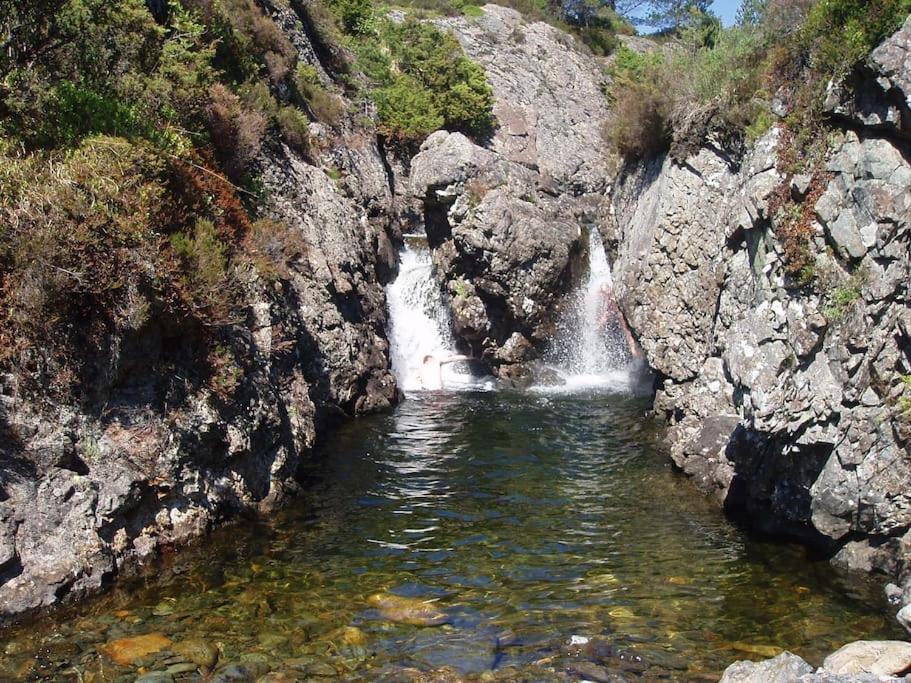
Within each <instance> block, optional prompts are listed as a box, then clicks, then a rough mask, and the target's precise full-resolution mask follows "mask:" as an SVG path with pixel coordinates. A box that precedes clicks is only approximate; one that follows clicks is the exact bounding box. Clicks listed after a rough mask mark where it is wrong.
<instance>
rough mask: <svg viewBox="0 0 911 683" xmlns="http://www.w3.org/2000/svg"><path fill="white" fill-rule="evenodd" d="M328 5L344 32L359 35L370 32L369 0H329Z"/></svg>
mask: <svg viewBox="0 0 911 683" xmlns="http://www.w3.org/2000/svg"><path fill="white" fill-rule="evenodd" d="M330 5H331V7H332V9H333V11H334V12H335V14H336V16H338V18H339V19H340V20H341V23H342V28H343V30H344V31H345V32H346V33H350V34H353V35H359V34H367V33H369V32H370V30H371V28H372V25H373V4H372V2H371V0H330Z"/></svg>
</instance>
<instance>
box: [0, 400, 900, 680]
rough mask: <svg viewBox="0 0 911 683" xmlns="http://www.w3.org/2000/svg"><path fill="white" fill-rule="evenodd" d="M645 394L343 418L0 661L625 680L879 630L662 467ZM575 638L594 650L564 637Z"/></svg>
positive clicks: (17, 673) (121, 675) (33, 629)
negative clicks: (207, 522)
mask: <svg viewBox="0 0 911 683" xmlns="http://www.w3.org/2000/svg"><path fill="white" fill-rule="evenodd" d="M646 408H647V403H646V402H645V401H643V400H639V399H631V398H626V397H620V396H610V395H600V396H597V395H594V396H544V395H535V394H508V393H478V394H454V395H445V396H427V397H425V398H422V399H420V398H419V399H412V400H409V401H406V402H405V403H403V404H402V405H401V406H399V408H398V409H397V410H396V411H395V412H394V413H393V414H390V415H385V416H378V417H374V418H368V419H363V420H360V421H357V422H355V423H351V424H348V425H346V426H345V427H343V428H342V429H341V430H340V431H339V432H338V433H336V434H335V435H334V436H333V437H332V438H331V439H330V441H329V443H327V444H326V447H325V448H324V453H323V456H324V457H323V458H322V459H321V462H320V464H318V465H315V466H314V467H313V468H312V471H311V472H310V473H309V475H308V479H309V481H308V482H307V486H308V488H307V493H306V494H305V495H304V496H302V497H301V498H300V499H299V500H298V501H296V502H295V503H294V504H293V505H292V507H290V508H289V509H287V510H285V511H284V512H283V513H281V514H280V515H278V516H277V517H276V518H274V519H272V520H269V521H263V522H255V523H253V522H251V523H246V524H241V525H237V526H234V527H231V528H229V529H225V530H223V531H221V532H219V533H217V534H215V535H214V536H213V537H212V538H210V539H208V540H207V541H205V542H203V543H201V544H199V545H197V546H195V547H193V548H190V549H186V550H184V551H181V552H180V553H178V554H177V555H176V556H174V557H172V558H171V559H170V560H168V561H164V562H162V563H161V566H159V567H157V568H156V570H155V571H154V572H153V573H151V574H149V575H148V576H146V577H145V578H144V579H142V580H140V581H132V582H129V583H123V584H121V585H120V586H119V587H118V588H117V589H116V590H115V591H114V592H112V593H109V594H107V595H106V596H104V597H103V598H100V599H97V600H94V601H90V602H89V603H88V604H85V603H83V604H82V605H81V606H80V607H79V609H78V610H75V609H73V610H69V611H65V612H61V613H59V614H57V615H54V616H53V617H51V618H47V619H45V620H41V621H38V622H36V623H34V624H31V625H29V627H28V628H25V629H20V630H18V631H16V630H14V631H11V632H8V633H6V634H3V635H5V644H4V646H3V649H0V678H2V679H4V680H6V679H12V678H15V677H20V678H29V677H31V678H33V679H34V678H41V677H44V678H52V679H67V678H69V679H72V680H78V678H79V676H82V680H85V681H90V680H94V681H98V680H133V679H134V678H135V677H136V675H137V671H162V670H166V669H168V667H171V670H172V672H176V673H174V680H199V678H200V676H201V674H200V672H199V671H193V670H192V666H191V665H187V664H185V663H183V664H182V662H183V658H182V657H181V655H179V654H175V653H174V651H173V649H172V648H171V647H168V648H165V649H163V650H161V651H160V652H158V653H154V654H150V655H147V656H145V657H144V658H141V659H139V660H137V661H136V662H135V663H134V664H132V665H128V666H117V665H115V664H114V663H113V662H111V661H110V660H109V659H108V658H107V657H105V656H104V655H101V654H99V652H98V648H99V647H100V646H103V645H104V644H105V643H107V642H110V641H112V640H116V639H118V638H122V637H126V636H134V635H142V634H148V633H150V632H157V633H162V634H164V635H165V636H166V637H167V638H168V639H169V640H171V641H173V642H174V643H179V642H180V641H183V640H186V639H204V640H205V641H207V642H208V643H210V644H212V645H214V646H215V647H217V648H218V649H219V651H220V661H221V662H222V663H224V662H229V661H234V662H237V661H247V662H248V663H250V662H252V663H254V664H255V666H253V667H252V668H250V667H248V669H249V670H250V671H253V670H254V669H256V668H259V669H260V670H262V671H264V670H265V669H266V668H269V669H271V670H273V671H276V672H279V673H273V674H272V678H271V679H267V680H327V679H328V678H329V677H330V676H331V675H337V676H338V677H339V678H341V679H343V680H367V681H369V680H424V679H423V678H420V677H419V676H418V674H417V673H416V671H422V672H430V671H439V670H440V669H444V668H445V667H449V671H450V674H449V675H450V676H454V675H455V674H456V673H458V674H459V675H463V676H467V677H469V678H471V679H474V678H478V679H481V680H511V681H513V680H514V681H519V680H523V681H525V680H527V681H537V680H580V679H581V678H582V677H583V675H582V674H583V673H584V671H585V669H584V668H579V665H580V662H582V661H583V660H590V661H591V662H594V663H595V664H596V665H597V666H600V667H602V668H603V669H607V670H610V671H616V672H619V673H620V674H621V675H624V676H627V677H630V678H635V677H637V676H642V677H644V678H645V679H647V680H654V679H656V678H659V679H660V678H667V679H672V680H705V679H708V680H712V678H713V677H717V676H718V674H719V673H720V672H721V671H722V670H723V669H724V667H725V666H726V665H727V664H729V663H730V662H732V661H734V660H736V659H743V658H754V659H757V658H762V654H766V653H765V651H764V650H763V648H762V646H766V647H768V646H781V647H784V648H787V649H790V650H792V651H794V652H796V653H799V654H800V655H802V656H804V657H805V658H807V659H808V660H809V661H811V662H814V663H819V662H820V660H821V659H822V657H823V656H824V655H825V654H827V653H828V652H831V651H832V650H833V649H835V648H837V647H839V646H840V645H842V644H844V643H845V642H847V641H849V640H854V639H857V638H861V637H889V636H896V635H898V634H897V633H896V632H895V630H894V627H893V626H892V625H891V621H890V618H889V616H888V612H887V608H886V606H885V605H884V604H883V603H882V602H881V600H880V598H879V588H878V586H876V585H875V584H873V583H872V582H868V581H865V580H863V579H861V578H859V577H856V576H849V575H845V574H839V573H838V572H836V571H835V570H834V569H833V568H832V567H830V566H829V565H828V564H826V563H824V562H814V561H811V560H810V559H809V558H808V557H807V556H806V554H805V553H804V552H803V551H802V550H800V549H799V548H796V547H793V546H787V545H777V544H770V543H765V542H761V541H758V540H756V539H752V538H750V537H748V536H747V535H745V534H744V533H743V532H741V531H740V530H739V529H737V528H736V527H734V526H733V525H732V524H731V523H729V522H728V521H727V520H725V518H724V517H723V516H722V514H721V513H720V512H719V510H718V509H717V506H716V505H715V504H714V503H713V502H711V501H709V500H707V499H705V498H704V497H703V496H702V495H700V494H699V493H698V492H697V491H696V490H695V489H694V488H693V487H692V485H691V484H690V483H689V482H688V481H687V480H686V479H685V478H684V477H682V476H681V475H679V474H675V473H674V472H673V471H672V470H671V469H670V467H669V466H668V464H667V458H666V456H665V455H664V454H663V453H662V451H661V449H660V447H659V445H658V431H657V426H656V425H654V424H652V423H651V422H650V421H649V420H648V419H647V418H645V417H644V413H645V410H646ZM380 592H382V593H392V594H396V595H399V596H406V597H411V598H422V599H425V600H433V601H435V602H433V603H432V605H433V606H434V608H435V609H439V610H440V611H442V612H443V613H444V614H445V616H446V618H447V620H448V623H447V624H445V625H442V626H434V627H429V626H425V627H421V626H412V625H407V624H401V623H397V622H394V621H390V620H388V618H386V617H388V615H385V616H384V614H382V613H381V612H380V611H379V610H377V609H376V608H375V606H373V605H371V604H370V603H368V601H367V598H368V596H370V595H371V594H375V593H380ZM345 626H354V627H357V628H358V629H360V630H361V631H362V632H363V636H364V637H365V641H361V642H350V641H358V640H359V638H360V635H358V637H354V638H352V637H349V638H345V637H343V636H341V635H340V634H339V632H338V631H337V630H336V629H338V628H339V627H345ZM333 631H335V632H334V633H333ZM349 633H350V632H349ZM572 636H584V637H587V638H591V639H594V643H596V644H597V647H592V646H591V643H590V645H589V647H588V648H587V649H585V648H583V649H584V650H585V651H584V652H581V653H579V652H577V650H578V649H579V648H569V647H567V646H566V643H567V641H568V640H569V639H570V638H571V637H572ZM4 651H5V654H3V652H4ZM180 669H184V670H185V671H183V672H179V670H180ZM491 671H492V672H493V673H491ZM279 674H282V675H279ZM435 675H436V676H437V678H428V679H426V680H450V679H448V678H445V676H444V677H443V678H440V676H441V674H439V673H437V674H435Z"/></svg>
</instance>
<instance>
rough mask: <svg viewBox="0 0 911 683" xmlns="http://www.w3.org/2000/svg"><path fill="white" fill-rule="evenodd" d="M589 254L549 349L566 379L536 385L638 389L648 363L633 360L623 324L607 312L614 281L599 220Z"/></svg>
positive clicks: (558, 389)
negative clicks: (581, 279)
mask: <svg viewBox="0 0 911 683" xmlns="http://www.w3.org/2000/svg"><path fill="white" fill-rule="evenodd" d="M588 254H589V270H588V277H587V279H586V280H585V282H584V283H582V284H581V286H580V287H579V288H578V289H577V290H576V291H575V292H574V293H572V294H570V301H569V304H568V306H567V307H566V309H565V310H564V312H563V315H562V316H561V318H560V320H559V321H558V324H557V330H556V334H555V337H554V340H553V342H552V344H551V347H550V348H549V349H548V350H547V352H546V354H545V361H546V363H547V365H548V366H549V367H550V368H551V369H552V370H554V371H555V372H556V373H557V374H558V375H559V377H560V378H561V380H562V383H559V384H548V385H547V386H543V385H542V386H537V387H535V390H536V391H542V392H548V393H551V392H552V393H573V392H579V391H591V390H596V391H597V390H600V391H618V392H624V393H630V392H632V393H637V392H638V391H639V390H640V386H641V383H642V375H643V372H642V370H643V369H642V367H641V364H640V363H636V362H633V359H632V357H631V355H630V352H629V348H628V345H627V341H626V337H625V335H624V333H623V329H622V328H621V327H620V325H619V323H618V322H616V321H614V320H612V319H611V316H610V315H609V314H608V313H609V310H610V306H611V301H612V296H613V286H614V283H613V279H612V278H611V270H610V264H609V263H608V262H607V254H606V253H605V251H604V244H603V243H602V241H601V234H600V233H599V232H598V229H597V228H596V227H594V226H592V227H590V228H589V234H588Z"/></svg>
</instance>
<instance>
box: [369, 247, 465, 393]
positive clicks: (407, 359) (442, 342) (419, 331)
mask: <svg viewBox="0 0 911 683" xmlns="http://www.w3.org/2000/svg"><path fill="white" fill-rule="evenodd" d="M386 300H387V302H388V305H389V321H390V325H389V346H390V356H391V360H392V372H393V373H394V374H395V377H396V380H397V381H398V383H399V387H401V388H402V389H403V390H404V391H415V390H419V389H422V388H423V387H422V385H421V380H420V377H419V374H418V373H419V371H420V369H421V363H422V361H423V359H424V357H425V356H428V355H431V356H435V357H437V358H442V357H446V356H451V355H453V354H455V353H457V351H456V349H455V340H454V339H453V336H452V332H451V327H452V325H451V319H450V314H449V307H448V306H447V305H446V302H445V301H444V300H443V296H442V294H441V292H440V287H439V284H438V283H437V281H436V279H435V278H434V276H433V263H432V262H431V259H430V248H429V247H428V246H427V238H426V237H425V236H424V235H405V246H404V247H403V249H402V251H401V253H400V254H399V274H398V276H397V277H396V278H395V281H393V282H392V283H391V284H389V285H387V287H386ZM459 365H462V364H459ZM442 372H443V380H444V385H445V386H446V388H459V387H464V386H465V385H466V383H468V382H469V381H470V380H471V376H470V375H465V374H462V373H460V372H458V366H456V365H446V366H444V367H443V371H442Z"/></svg>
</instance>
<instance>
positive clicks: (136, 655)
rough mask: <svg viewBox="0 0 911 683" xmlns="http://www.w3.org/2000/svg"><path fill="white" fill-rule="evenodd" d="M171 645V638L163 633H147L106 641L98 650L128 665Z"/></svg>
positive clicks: (119, 662) (117, 661)
mask: <svg viewBox="0 0 911 683" xmlns="http://www.w3.org/2000/svg"><path fill="white" fill-rule="evenodd" d="M170 645H171V639H170V638H168V637H166V636H165V635H164V634H162V633H147V634H145V635H141V636H132V637H130V638H119V639H117V640H112V641H111V642H109V643H105V644H104V645H102V646H101V647H99V648H98V651H99V652H101V653H103V654H104V655H106V656H107V657H108V658H109V659H111V661H113V662H115V663H117V664H120V665H121V666H128V665H130V664H132V663H133V662H135V661H136V660H137V659H141V658H142V657H145V656H147V655H150V654H154V653H156V652H161V651H162V650H164V649H165V648H167V647H168V646H170Z"/></svg>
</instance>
